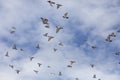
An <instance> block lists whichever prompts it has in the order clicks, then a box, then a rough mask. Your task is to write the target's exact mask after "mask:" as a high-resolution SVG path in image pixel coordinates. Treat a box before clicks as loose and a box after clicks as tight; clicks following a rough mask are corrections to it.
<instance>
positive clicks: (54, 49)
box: [5, 0, 120, 80]
mask: <svg viewBox="0 0 120 80" xmlns="http://www.w3.org/2000/svg"><path fill="white" fill-rule="evenodd" d="M47 2H48V4H49V5H50V6H51V7H53V6H55V5H56V6H57V9H59V8H60V7H61V6H63V5H61V4H56V3H55V2H53V1H51V0H49V1H47ZM62 17H63V18H64V19H69V16H68V12H66V13H65V14H64V15H63V16H62ZM41 21H42V23H43V25H45V28H50V26H49V21H48V19H47V18H43V17H41ZM62 29H63V27H61V26H56V33H59V31H60V30H62ZM15 31H16V28H15V27H12V28H11V30H10V33H11V34H14V33H15ZM117 32H119V33H120V30H118V31H117ZM43 36H44V37H47V38H48V41H51V40H52V39H54V36H51V35H49V33H45V34H43ZM114 37H116V35H115V32H112V33H111V34H109V35H108V36H107V38H106V39H105V40H106V41H107V42H112V38H114ZM58 45H59V46H64V45H63V43H62V42H59V43H58ZM91 47H92V48H93V49H95V48H96V46H91ZM35 48H37V49H40V45H39V44H37V45H36V46H35ZM12 49H14V50H18V48H17V46H16V44H13V46H12ZM57 50H58V49H56V48H53V51H54V52H56V51H57ZM20 51H24V49H23V48H20ZM115 55H118V56H119V55H120V52H116V53H115ZM5 56H6V57H10V55H9V52H8V51H7V52H6V53H5ZM34 58H35V57H33V56H31V57H29V60H30V61H32V60H33V59H34ZM75 63H76V61H74V60H71V61H70V63H69V64H68V65H67V66H66V67H68V68H72V67H73V64H75ZM119 64H120V62H119ZM37 65H38V67H40V66H41V65H42V64H41V63H37ZM90 66H91V68H94V67H95V65H94V64H90ZM9 67H10V68H12V69H14V67H15V66H14V65H12V64H9ZM47 67H48V68H51V66H47ZM15 71H16V73H17V74H20V70H19V69H15ZM33 72H35V73H36V74H38V72H39V71H38V70H33ZM51 74H52V73H51ZM58 75H59V76H62V72H58ZM93 78H95V79H97V80H101V79H100V78H97V76H96V74H93ZM75 80H79V78H75Z"/></svg>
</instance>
